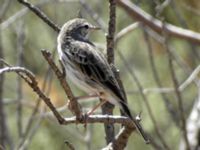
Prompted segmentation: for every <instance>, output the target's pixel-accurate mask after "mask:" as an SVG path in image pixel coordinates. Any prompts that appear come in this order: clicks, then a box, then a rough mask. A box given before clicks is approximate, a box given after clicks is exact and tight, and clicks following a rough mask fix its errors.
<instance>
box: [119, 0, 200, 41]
mask: <svg viewBox="0 0 200 150" xmlns="http://www.w3.org/2000/svg"><path fill="white" fill-rule="evenodd" d="M116 2H117V4H118V5H119V6H120V7H122V8H123V9H124V10H125V11H126V12H127V13H128V14H129V15H130V16H131V17H132V18H134V19H137V20H138V21H141V22H143V23H144V24H145V25H147V26H149V27H150V28H152V29H153V30H154V31H156V32H158V33H162V30H163V28H162V24H163V23H162V22H161V21H160V20H158V19H156V18H154V17H153V16H151V15H149V14H148V13H146V12H145V11H143V10H142V9H140V8H139V7H137V6H136V5H134V4H133V3H132V2H131V1H129V0H116ZM165 28H166V29H165V32H166V33H167V34H168V35H171V36H174V37H178V38H183V39H185V40H189V41H192V42H196V43H200V34H199V33H197V32H194V31H191V30H187V29H183V28H180V27H177V26H174V25H172V24H169V23H166V24H165Z"/></svg>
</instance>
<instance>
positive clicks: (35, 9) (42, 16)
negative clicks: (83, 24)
mask: <svg viewBox="0 0 200 150" xmlns="http://www.w3.org/2000/svg"><path fill="white" fill-rule="evenodd" d="M18 2H20V3H21V4H23V5H25V6H26V7H28V8H29V9H30V10H31V11H32V12H34V13H35V14H36V15H37V16H38V17H40V19H42V20H43V21H44V22H45V23H46V24H48V25H49V26H50V27H51V28H53V29H54V30H55V31H56V32H59V31H60V27H58V25H56V24H55V23H54V22H53V21H52V20H50V19H49V18H48V17H47V15H46V14H45V13H43V12H42V11H41V10H40V9H39V8H38V7H35V6H34V5H33V4H31V3H29V2H28V1H27V0H18Z"/></svg>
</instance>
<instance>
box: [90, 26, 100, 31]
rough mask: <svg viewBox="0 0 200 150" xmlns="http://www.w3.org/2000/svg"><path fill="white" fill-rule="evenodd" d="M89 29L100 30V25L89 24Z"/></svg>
mask: <svg viewBox="0 0 200 150" xmlns="http://www.w3.org/2000/svg"><path fill="white" fill-rule="evenodd" d="M90 29H91V30H100V29H101V28H100V27H97V26H91V27H90Z"/></svg>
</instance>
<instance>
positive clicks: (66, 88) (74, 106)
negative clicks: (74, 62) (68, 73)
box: [42, 50, 82, 119]
mask: <svg viewBox="0 0 200 150" xmlns="http://www.w3.org/2000/svg"><path fill="white" fill-rule="evenodd" d="M42 54H43V56H44V58H45V59H46V60H47V62H48V63H49V65H50V66H51V68H52V69H53V71H54V73H55V74H56V76H57V78H58V80H59V81H60V84H61V86H62V87H63V89H64V91H65V93H66V95H67V97H68V99H69V101H70V103H69V109H70V110H71V111H72V113H73V114H75V115H76V117H77V118H79V119H80V118H81V117H82V111H81V109H80V105H79V104H78V102H77V101H76V99H75V97H74V95H73V93H72V91H71V89H70V87H69V85H68V83H67V81H66V78H65V75H64V74H63V73H62V72H61V71H60V70H59V69H58V67H57V66H56V64H55V63H54V62H53V60H52V58H51V53H50V52H48V51H47V50H42Z"/></svg>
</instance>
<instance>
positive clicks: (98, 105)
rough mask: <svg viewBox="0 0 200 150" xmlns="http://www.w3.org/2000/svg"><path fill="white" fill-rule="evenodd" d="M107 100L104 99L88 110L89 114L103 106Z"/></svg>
mask: <svg viewBox="0 0 200 150" xmlns="http://www.w3.org/2000/svg"><path fill="white" fill-rule="evenodd" d="M106 102H107V101H106V100H102V101H101V102H100V103H98V104H97V105H96V106H95V107H93V108H92V109H91V110H90V111H88V112H87V116H89V115H91V114H92V113H93V112H94V111H95V110H96V109H97V108H99V107H101V106H102V105H103V104H105V103H106Z"/></svg>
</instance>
